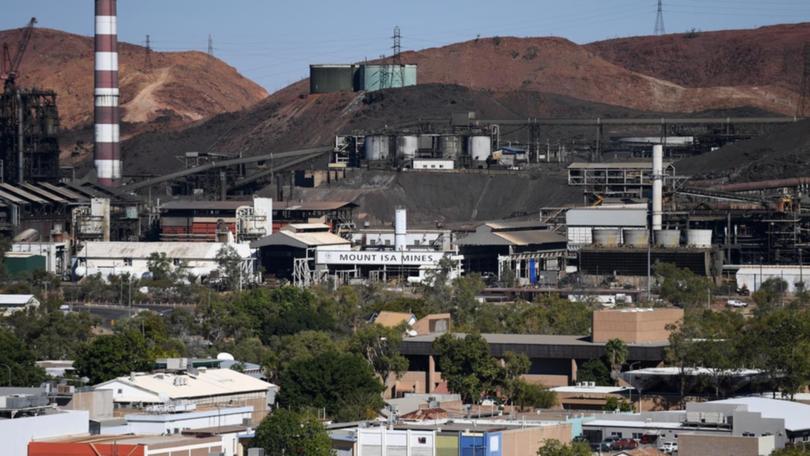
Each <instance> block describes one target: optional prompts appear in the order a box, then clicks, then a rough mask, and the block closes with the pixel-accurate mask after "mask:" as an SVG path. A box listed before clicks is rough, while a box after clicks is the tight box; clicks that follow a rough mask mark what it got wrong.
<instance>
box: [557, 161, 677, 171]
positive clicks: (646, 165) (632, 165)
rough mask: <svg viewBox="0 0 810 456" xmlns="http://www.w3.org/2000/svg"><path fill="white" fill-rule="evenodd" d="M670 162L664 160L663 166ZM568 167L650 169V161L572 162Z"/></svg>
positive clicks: (670, 163)
mask: <svg viewBox="0 0 810 456" xmlns="http://www.w3.org/2000/svg"><path fill="white" fill-rule="evenodd" d="M671 165H672V162H664V167H667V166H671ZM568 169H649V170H652V161H640V162H609V163H588V162H574V163H571V164H570V165H568Z"/></svg>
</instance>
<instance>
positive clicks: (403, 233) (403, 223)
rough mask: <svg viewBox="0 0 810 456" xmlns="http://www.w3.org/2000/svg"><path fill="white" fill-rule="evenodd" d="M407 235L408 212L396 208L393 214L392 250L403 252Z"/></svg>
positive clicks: (402, 208)
mask: <svg viewBox="0 0 810 456" xmlns="http://www.w3.org/2000/svg"><path fill="white" fill-rule="evenodd" d="M407 235H408V212H407V211H406V210H405V208H404V207H398V208H397V209H396V211H395V212H394V249H395V250H397V251H402V250H405V246H406V244H407V239H406V238H407Z"/></svg>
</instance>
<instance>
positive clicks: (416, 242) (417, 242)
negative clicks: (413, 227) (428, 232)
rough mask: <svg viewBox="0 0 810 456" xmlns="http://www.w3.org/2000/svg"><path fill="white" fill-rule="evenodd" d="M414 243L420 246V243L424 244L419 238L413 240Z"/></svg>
mask: <svg viewBox="0 0 810 456" xmlns="http://www.w3.org/2000/svg"><path fill="white" fill-rule="evenodd" d="M413 245H415V246H416V247H419V246H420V245H422V242H421V241H420V240H419V239H417V240H415V241H413Z"/></svg>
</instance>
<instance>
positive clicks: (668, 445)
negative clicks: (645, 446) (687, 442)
mask: <svg viewBox="0 0 810 456" xmlns="http://www.w3.org/2000/svg"><path fill="white" fill-rule="evenodd" d="M658 451H663V452H664V453H666V454H673V453H677V452H678V442H662V443H661V445H658Z"/></svg>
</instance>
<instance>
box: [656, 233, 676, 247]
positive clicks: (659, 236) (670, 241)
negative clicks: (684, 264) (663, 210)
mask: <svg viewBox="0 0 810 456" xmlns="http://www.w3.org/2000/svg"><path fill="white" fill-rule="evenodd" d="M680 243H681V230H657V231H656V232H655V245H657V246H659V247H669V248H673V247H678V246H679V245H680Z"/></svg>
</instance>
